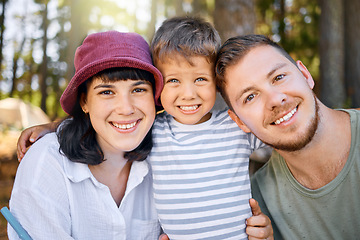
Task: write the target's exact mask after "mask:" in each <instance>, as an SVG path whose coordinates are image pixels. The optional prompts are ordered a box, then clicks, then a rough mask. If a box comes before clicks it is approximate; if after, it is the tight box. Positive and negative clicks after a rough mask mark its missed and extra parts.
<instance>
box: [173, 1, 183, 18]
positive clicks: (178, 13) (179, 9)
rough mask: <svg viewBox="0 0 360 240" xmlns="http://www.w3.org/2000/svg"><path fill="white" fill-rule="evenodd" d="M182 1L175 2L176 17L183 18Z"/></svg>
mask: <svg viewBox="0 0 360 240" xmlns="http://www.w3.org/2000/svg"><path fill="white" fill-rule="evenodd" d="M182 5H183V0H175V14H176V16H183V15H184V9H183V6H182Z"/></svg>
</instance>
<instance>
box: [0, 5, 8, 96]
mask: <svg viewBox="0 0 360 240" xmlns="http://www.w3.org/2000/svg"><path fill="white" fill-rule="evenodd" d="M7 2H8V0H2V1H1V3H2V5H1V7H2V8H1V9H2V11H1V15H0V72H2V62H3V61H2V60H3V51H2V50H3V47H4V31H5V13H6V3H7ZM1 81H2V79H0V86H1ZM0 89H1V88H0ZM0 99H1V91H0Z"/></svg>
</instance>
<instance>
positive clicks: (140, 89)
mask: <svg viewBox="0 0 360 240" xmlns="http://www.w3.org/2000/svg"><path fill="white" fill-rule="evenodd" d="M145 91H146V89H144V88H135V89H134V90H133V92H135V93H140V92H145Z"/></svg>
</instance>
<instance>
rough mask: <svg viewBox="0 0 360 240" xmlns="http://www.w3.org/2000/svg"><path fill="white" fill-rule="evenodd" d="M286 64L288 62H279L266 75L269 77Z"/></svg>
mask: <svg viewBox="0 0 360 240" xmlns="http://www.w3.org/2000/svg"><path fill="white" fill-rule="evenodd" d="M285 66H286V63H278V64H276V65H275V66H274V67H273V69H272V70H271V71H270V72H268V74H267V75H266V77H267V78H269V77H270V76H271V75H273V74H274V72H276V71H277V70H279V69H280V68H283V67H285Z"/></svg>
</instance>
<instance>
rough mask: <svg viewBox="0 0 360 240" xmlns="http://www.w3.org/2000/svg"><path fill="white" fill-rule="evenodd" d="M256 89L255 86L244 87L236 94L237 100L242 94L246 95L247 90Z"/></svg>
mask: <svg viewBox="0 0 360 240" xmlns="http://www.w3.org/2000/svg"><path fill="white" fill-rule="evenodd" d="M253 89H255V88H254V87H253V86H251V87H247V88H245V89H243V90H242V91H241V92H240V93H239V94H238V95H237V96H236V100H238V99H240V98H241V97H242V95H244V94H245V93H246V92H249V91H251V90H253Z"/></svg>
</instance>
